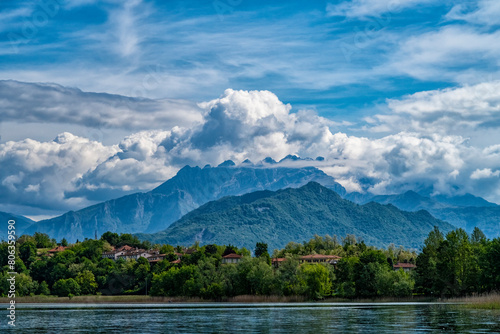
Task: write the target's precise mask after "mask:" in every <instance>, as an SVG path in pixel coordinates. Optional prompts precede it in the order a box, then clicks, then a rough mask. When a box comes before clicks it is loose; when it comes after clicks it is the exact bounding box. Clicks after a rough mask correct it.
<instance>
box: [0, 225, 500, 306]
mask: <svg viewBox="0 0 500 334" xmlns="http://www.w3.org/2000/svg"><path fill="white" fill-rule="evenodd" d="M60 244H67V242H66V241H65V240H62V241H61V243H60ZM122 245H129V246H132V247H138V248H144V249H150V248H154V249H159V251H160V253H162V254H166V257H165V259H164V260H162V261H159V262H157V263H155V264H151V263H150V262H149V261H148V260H147V259H145V258H139V259H137V260H133V259H132V260H123V259H120V260H117V261H113V260H111V259H108V258H102V253H103V252H105V251H109V250H111V249H112V247H119V246H122ZM54 246H56V244H55V243H54V240H51V239H50V238H49V236H47V235H45V234H41V233H37V234H35V235H34V236H26V235H24V236H22V237H21V238H20V239H19V240H18V242H17V248H16V254H17V256H16V262H15V269H16V272H17V273H18V275H17V278H16V292H17V295H18V296H27V295H49V294H50V295H57V296H70V297H71V296H75V295H95V294H103V295H127V294H131V295H133V294H142V295H144V294H148V295H152V296H189V297H201V298H206V299H210V300H222V299H224V298H226V297H232V296H236V295H283V296H305V297H307V298H310V299H322V298H326V297H343V298H374V297H410V296H412V295H416V294H418V295H427V296H436V297H442V296H447V297H451V296H462V295H467V294H472V293H482V292H488V291H492V290H499V289H500V239H499V238H497V239H494V240H488V239H487V238H486V237H485V236H484V234H483V233H482V232H481V231H480V230H479V229H477V228H476V229H475V230H474V232H473V233H472V234H471V235H468V234H467V233H466V232H465V231H464V230H462V229H457V230H454V231H451V232H449V233H448V234H446V235H443V234H442V233H441V232H440V231H439V230H438V229H437V228H435V229H434V230H433V231H431V232H430V233H429V236H428V237H427V239H426V240H425V242H424V245H423V247H422V249H421V250H420V251H419V252H418V253H417V252H416V251H414V250H408V249H404V248H403V247H395V246H394V245H390V246H389V247H387V248H386V249H379V248H376V247H372V246H368V245H366V244H365V243H364V242H363V241H360V240H356V237H355V236H353V235H348V236H346V237H345V238H342V239H341V240H338V239H337V238H336V237H330V236H324V237H320V236H315V237H314V238H312V239H311V240H309V241H306V242H303V243H295V242H290V243H289V244H287V245H286V247H285V248H283V249H281V250H275V251H274V252H273V255H272V258H284V259H285V260H284V261H281V262H280V264H279V266H277V265H276V264H274V265H273V263H272V258H271V256H270V255H269V253H268V250H267V244H265V243H257V244H256V247H255V249H254V256H253V257H252V256H251V253H250V251H249V250H247V249H245V248H238V247H235V246H233V245H204V246H200V245H199V244H195V245H192V246H191V252H185V249H184V248H183V247H181V246H176V247H174V246H172V245H151V244H150V243H148V242H142V241H140V240H139V239H137V237H135V236H132V235H130V234H121V235H118V234H116V233H111V232H106V233H105V234H103V235H102V237H101V238H100V239H99V240H84V241H82V242H77V243H75V244H72V245H69V248H68V249H66V250H64V251H62V252H58V253H56V254H54V255H53V256H48V255H47V253H46V252H47V250H48V249H49V248H51V247H54ZM183 252H184V254H183V255H182V256H181V257H180V263H172V262H174V260H176V259H177V258H178V257H179V253H183ZM230 253H236V254H239V255H241V256H242V259H241V261H240V262H239V263H238V264H223V263H222V259H223V256H225V255H227V254H230ZM308 254H325V255H337V256H340V257H341V259H340V260H339V261H338V262H337V263H336V264H335V265H332V264H328V263H303V261H302V260H301V256H303V255H308ZM7 257H8V253H7V243H6V242H2V243H1V244H0V266H1V268H2V272H1V274H0V295H2V296H5V295H6V294H7V291H8V283H7V280H6V279H7V273H8V272H9V271H11V270H9V268H8V266H7ZM397 262H402V263H412V264H416V269H415V270H414V271H412V272H405V271H403V270H394V269H393V265H394V264H395V263H397Z"/></svg>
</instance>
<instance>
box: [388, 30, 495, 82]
mask: <svg viewBox="0 0 500 334" xmlns="http://www.w3.org/2000/svg"><path fill="white" fill-rule="evenodd" d="M498 52H500V31H498V30H492V31H489V30H487V31H483V30H480V29H478V28H476V27H471V26H463V25H448V26H444V27H443V28H441V29H439V30H433V31H430V32H424V33H420V34H414V35H412V36H411V37H409V38H403V39H401V40H400V42H399V45H398V46H397V48H395V50H394V52H393V54H392V55H390V56H389V57H388V61H387V63H386V64H385V65H382V66H381V67H380V68H379V69H378V70H379V71H381V72H383V73H393V74H394V73H399V74H402V75H406V76H410V77H413V78H417V79H419V80H431V81H436V78H439V80H442V81H443V80H447V81H452V82H460V83H474V82H475V83H478V82H483V81H490V80H491V76H493V77H495V76H496V77H498V56H497V55H498Z"/></svg>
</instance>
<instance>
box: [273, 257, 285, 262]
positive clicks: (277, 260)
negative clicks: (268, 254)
mask: <svg viewBox="0 0 500 334" xmlns="http://www.w3.org/2000/svg"><path fill="white" fill-rule="evenodd" d="M272 260H273V262H283V261H286V258H284V257H277V258H274V259H272Z"/></svg>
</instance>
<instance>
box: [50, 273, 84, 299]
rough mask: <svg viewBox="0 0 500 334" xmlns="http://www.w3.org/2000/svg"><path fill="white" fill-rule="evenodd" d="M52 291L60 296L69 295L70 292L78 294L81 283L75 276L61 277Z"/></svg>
mask: <svg viewBox="0 0 500 334" xmlns="http://www.w3.org/2000/svg"><path fill="white" fill-rule="evenodd" d="M52 291H53V292H54V294H56V295H58V296H59V297H68V296H69V295H70V294H71V295H75V296H78V295H79V294H80V285H79V284H78V283H77V282H76V281H75V280H74V279H73V278H68V279H60V280H58V281H57V282H56V283H55V284H54V286H53V287H52Z"/></svg>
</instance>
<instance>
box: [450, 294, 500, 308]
mask: <svg viewBox="0 0 500 334" xmlns="http://www.w3.org/2000/svg"><path fill="white" fill-rule="evenodd" d="M447 302H451V303H461V304H462V305H461V307H465V308H476V309H488V310H500V292H492V293H488V294H481V295H471V296H466V297H460V298H452V299H448V300H447Z"/></svg>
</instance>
